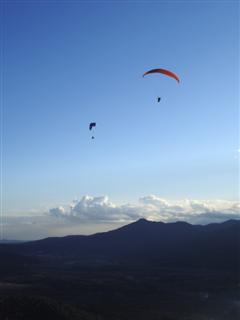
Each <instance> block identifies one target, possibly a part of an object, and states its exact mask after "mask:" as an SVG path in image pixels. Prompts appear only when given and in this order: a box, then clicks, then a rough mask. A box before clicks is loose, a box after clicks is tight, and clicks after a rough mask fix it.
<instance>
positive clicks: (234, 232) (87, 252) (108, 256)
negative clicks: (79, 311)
mask: <svg viewBox="0 0 240 320" xmlns="http://www.w3.org/2000/svg"><path fill="white" fill-rule="evenodd" d="M3 252H5V253H6V252H8V253H9V252H10V253H11V254H15V253H18V254H19V253H21V255H24V256H33V257H36V258H40V259H44V258H46V257H52V258H54V257H58V259H62V260H64V261H69V260H71V261H73V263H78V264H79V265H97V264H102V265H108V264H109V265H135V266H136V265H139V266H140V265H152V266H156V267H158V266H166V267H170V266H174V267H201V268H214V269H216V268H217V269H231V270H239V266H240V221H238V220H229V221H226V222H223V223H214V224H209V225H206V226H202V225H191V224H189V223H186V222H175V223H163V222H151V221H147V220H145V219H140V220H138V221H136V222H134V223H131V224H128V225H126V226H123V227H121V228H119V229H116V230H113V231H109V232H104V233H97V234H94V235H89V236H81V235H79V236H78V235H76V236H66V237H59V238H57V237H56V238H55V237H53V238H46V239H43V240H38V241H31V242H26V243H19V244H9V245H3V244H2V245H0V257H1V254H3Z"/></svg>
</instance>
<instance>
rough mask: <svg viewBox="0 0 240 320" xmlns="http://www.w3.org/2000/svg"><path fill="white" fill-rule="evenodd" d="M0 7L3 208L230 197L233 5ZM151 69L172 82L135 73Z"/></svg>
mask: <svg viewBox="0 0 240 320" xmlns="http://www.w3.org/2000/svg"><path fill="white" fill-rule="evenodd" d="M1 9H2V10H1V15H2V18H1V26H2V27H4V30H3V35H4V37H3V39H2V44H3V46H4V57H3V59H2V62H3V63H2V70H3V71H2V72H3V79H4V84H3V90H2V94H3V98H2V99H3V103H2V107H3V116H4V117H3V172H4V175H3V199H4V212H6V213H7V214H8V213H9V214H11V213H20V214H23V213H25V212H27V211H28V210H40V208H42V207H48V206H49V207H51V206H55V205H61V204H64V203H66V202H69V201H71V200H72V199H74V198H75V197H81V196H83V195H86V194H90V195H93V196H97V195H108V196H109V197H110V199H113V200H114V201H115V202H116V203H118V202H119V203H121V202H127V201H130V202H131V201H134V200H136V199H138V198H139V197H141V196H145V195H148V194H157V195H161V197H164V198H168V199H182V198H193V199H226V200H237V199H238V165H239V153H238V149H239V141H238V133H239V132H238V129H239V128H238V127H239V114H238V105H239V94H238V90H239V5H238V3H237V2H236V1H183V2H182V1H179V2H175V1H168V2H162V1H159V2H148V1H146V2H145V1H141V2H137V1H131V2H130V1H117V2H108V1H105V2H102V1H99V2H95V1H93V2H91V1H89V2H81V1H72V2H70V1H69V2H67V1H66V2H61V1H59V2H51V1H42V3H40V2H37V1H36V2H35V1H31V2H28V1H23V2H21V1H19V2H18V3H16V2H14V1H7V2H5V3H3V2H2V3H1ZM156 67H160V68H161V67H162V68H166V69H169V70H172V71H174V72H175V73H176V74H177V75H178V76H179V77H180V79H181V82H180V84H178V83H177V82H176V81H175V80H173V79H171V78H168V77H165V76H162V75H153V76H149V77H146V78H142V74H143V73H144V72H145V71H146V70H148V69H151V68H156ZM157 96H161V97H162V101H161V103H159V104H158V103H157V102H156V97H157ZM91 121H96V122H97V127H96V130H95V137H96V138H95V140H91V134H90V133H89V131H88V124H89V122H91Z"/></svg>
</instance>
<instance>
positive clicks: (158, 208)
mask: <svg viewBox="0 0 240 320" xmlns="http://www.w3.org/2000/svg"><path fill="white" fill-rule="evenodd" d="M48 214H49V216H52V217H57V218H59V217H60V218H64V219H72V220H76V221H77V220H80V221H89V222H90V221H94V222H126V223H127V222H131V221H134V220H137V219H140V218H145V219H148V220H153V221H165V222H171V221H178V220H184V221H187V222H190V223H203V224H204V223H211V222H220V221H224V220H227V219H240V203H239V202H234V201H226V200H212V201H210V200H189V199H185V200H180V201H170V200H166V199H163V198H161V197H158V196H155V195H149V196H145V197H141V198H140V199H139V200H138V202H137V203H135V204H129V203H127V204H121V205H117V204H114V203H113V202H111V201H110V200H109V199H108V197H107V196H100V197H93V196H83V197H82V198H81V199H80V200H78V201H74V202H73V203H71V204H69V205H68V206H66V208H63V207H62V206H61V207H57V208H51V209H50V210H49V213H48Z"/></svg>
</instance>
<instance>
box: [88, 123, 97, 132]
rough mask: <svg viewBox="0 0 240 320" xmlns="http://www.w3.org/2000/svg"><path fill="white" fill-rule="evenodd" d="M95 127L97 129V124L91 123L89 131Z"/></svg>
mask: <svg viewBox="0 0 240 320" xmlns="http://www.w3.org/2000/svg"><path fill="white" fill-rule="evenodd" d="M93 127H96V122H91V123H90V124H89V130H92V128H93Z"/></svg>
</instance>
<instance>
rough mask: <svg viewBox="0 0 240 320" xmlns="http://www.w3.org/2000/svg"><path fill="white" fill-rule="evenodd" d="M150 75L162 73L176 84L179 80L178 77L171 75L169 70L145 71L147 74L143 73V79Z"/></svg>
mask: <svg viewBox="0 0 240 320" xmlns="http://www.w3.org/2000/svg"><path fill="white" fill-rule="evenodd" d="M151 73H162V74H165V75H166V76H169V77H171V78H173V79H175V80H176V81H177V82H178V83H179V82H180V79H179V78H178V76H177V75H176V74H175V73H173V72H171V71H169V70H166V69H152V70H149V71H147V72H145V73H144V74H143V77H144V76H146V75H148V74H151Z"/></svg>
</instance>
